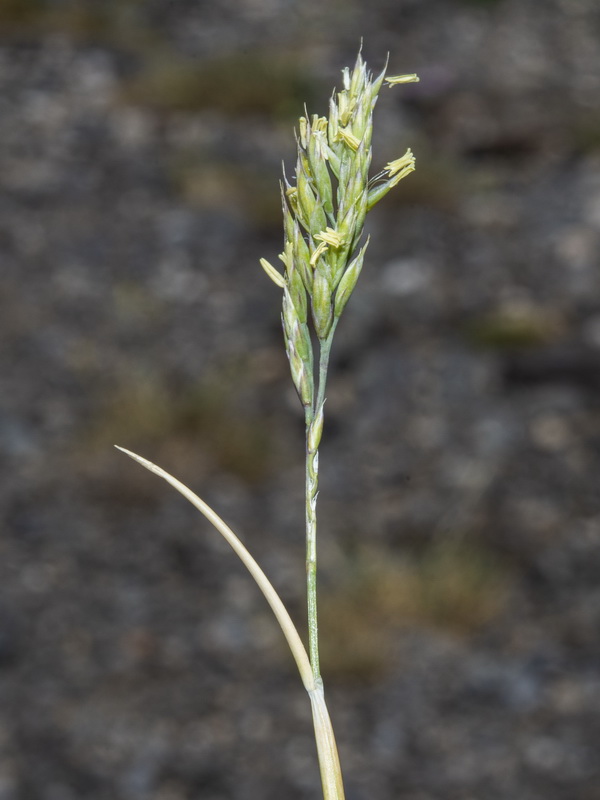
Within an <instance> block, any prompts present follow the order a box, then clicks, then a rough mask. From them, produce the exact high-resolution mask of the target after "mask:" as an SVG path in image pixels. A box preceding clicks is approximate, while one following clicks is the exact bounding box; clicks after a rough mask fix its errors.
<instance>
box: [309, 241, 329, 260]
mask: <svg viewBox="0 0 600 800" xmlns="http://www.w3.org/2000/svg"><path fill="white" fill-rule="evenodd" d="M315 238H316V237H315ZM326 250H327V244H326V242H321V244H320V245H319V246H318V247H317V249H316V250H315V252H314V253H313V254H312V256H311V257H310V265H311V267H314V266H315V264H316V263H317V261H318V260H319V259H320V258H321V255H322V254H323V253H324V252H325V251H326Z"/></svg>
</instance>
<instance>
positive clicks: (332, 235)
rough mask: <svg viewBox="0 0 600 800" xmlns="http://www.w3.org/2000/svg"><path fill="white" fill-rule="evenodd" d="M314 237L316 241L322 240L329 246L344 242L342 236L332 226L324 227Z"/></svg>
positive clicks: (336, 245)
mask: <svg viewBox="0 0 600 800" xmlns="http://www.w3.org/2000/svg"><path fill="white" fill-rule="evenodd" d="M315 239H316V241H318V242H324V243H325V244H328V245H330V246H331V247H341V246H342V245H343V244H344V238H343V236H340V234H339V233H338V232H337V231H335V230H334V229H333V228H325V230H324V231H321V233H317V235H316V236H315ZM315 252H316V251H315Z"/></svg>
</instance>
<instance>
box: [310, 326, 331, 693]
mask: <svg viewBox="0 0 600 800" xmlns="http://www.w3.org/2000/svg"><path fill="white" fill-rule="evenodd" d="M336 326H337V320H335V321H334V323H333V325H332V326H331V330H330V331H329V334H328V336H327V338H326V339H323V340H322V341H321V342H320V343H319V344H320V354H319V384H318V392H317V399H316V402H315V406H314V408H312V409H307V411H306V598H307V607H308V652H309V656H310V664H311V667H312V672H313V677H314V679H315V681H318V680H320V678H321V671H320V667H319V626H318V618H317V494H318V490H319V450H318V446H319V441H320V438H321V435H320V432H319V433H318V435H317V436H312V437H311V436H310V434H311V428H312V426H313V425H318V424H319V417H320V413H319V412H321V413H322V406H323V402H324V400H325V386H326V384H327V371H328V368H329V355H330V353H331V343H332V341H333V334H334V332H335V328H336ZM311 438H312V439H313V441H312V442H311Z"/></svg>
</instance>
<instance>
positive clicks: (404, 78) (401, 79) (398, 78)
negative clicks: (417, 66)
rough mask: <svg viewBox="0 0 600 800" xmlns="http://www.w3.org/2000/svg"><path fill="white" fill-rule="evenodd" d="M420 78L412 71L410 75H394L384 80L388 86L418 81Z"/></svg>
mask: <svg viewBox="0 0 600 800" xmlns="http://www.w3.org/2000/svg"><path fill="white" fill-rule="evenodd" d="M419 80H420V78H419V76H418V75H417V74H416V73H414V72H412V73H411V74H410V75H395V76H393V77H390V78H386V79H385V82H386V83H387V85H388V86H398V84H401V83H418V82H419Z"/></svg>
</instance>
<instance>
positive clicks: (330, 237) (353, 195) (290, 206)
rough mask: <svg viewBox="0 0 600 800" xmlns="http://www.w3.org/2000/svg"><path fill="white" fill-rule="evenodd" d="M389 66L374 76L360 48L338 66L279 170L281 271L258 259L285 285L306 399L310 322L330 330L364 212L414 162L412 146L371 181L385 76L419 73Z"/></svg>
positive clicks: (343, 297)
mask: <svg viewBox="0 0 600 800" xmlns="http://www.w3.org/2000/svg"><path fill="white" fill-rule="evenodd" d="M386 68H387V64H386ZM386 68H384V70H383V71H382V72H381V73H379V74H378V75H377V76H375V77H373V75H372V73H371V72H370V71H369V70H368V68H367V64H366V63H365V61H364V59H363V57H362V54H361V53H360V52H359V54H358V56H357V59H356V62H355V64H354V67H353V68H349V67H345V68H344V69H343V70H342V83H341V88H340V90H339V91H334V92H333V94H332V96H331V98H330V101H329V115H328V117H322V116H319V115H317V114H313V115H312V116H310V115H309V114H308V111H305V113H304V115H303V116H301V117H300V119H299V121H298V128H297V132H296V143H297V148H298V155H297V161H296V170H295V176H294V179H293V180H292V181H291V182H289V181H288V180H287V178H285V175H284V179H283V182H282V188H281V196H282V205H283V216H284V250H283V253H282V254H281V256H280V258H281V260H282V261H283V263H284V265H285V275H281V273H280V272H278V271H277V270H276V269H275V268H274V267H272V265H271V264H269V262H267V261H265V260H264V259H261V264H262V266H263V269H264V270H265V272H266V273H267V275H269V277H270V278H271V280H273V282H274V283H275V284H277V286H279V287H280V288H281V289H283V295H284V296H283V315H282V318H283V325H284V334H285V341H286V350H287V353H288V358H289V360H290V366H291V368H292V376H293V378H294V383H295V385H296V388H297V390H298V393H299V395H300V397H301V400H302V402H303V404H304V405H305V406H306V405H307V402H308V399H309V398H312V397H313V394H314V388H313V352H312V343H311V336H310V332H309V328H308V326H309V321H310V320H312V327H313V330H314V333H315V335H316V337H317V339H318V340H319V342H324V341H325V340H326V339H327V338H328V337H329V336H330V335H331V333H332V330H333V329H334V327H335V326H334V322H337V320H338V319H339V317H340V315H341V314H342V312H343V309H344V307H345V306H346V303H347V302H348V299H349V297H350V295H351V294H352V291H353V289H354V287H355V285H356V282H357V279H358V276H359V274H360V271H361V269H362V265H363V260H364V255H365V251H366V248H367V245H368V239H367V241H366V242H364V243H363V244H362V245H361V239H362V238H363V226H364V221H365V216H366V214H367V212H368V211H369V210H370V209H371V208H372V207H373V206H374V205H375V204H376V203H377V202H379V200H380V199H381V198H382V197H384V196H385V195H386V194H387V192H389V191H390V189H392V188H393V187H394V186H395V185H396V184H397V183H398V182H399V181H401V180H402V179H403V178H405V177H406V176H407V175H408V174H410V172H412V171H413V170H414V168H415V158H414V155H413V153H412V151H411V150H410V149H409V150H407V151H406V152H405V154H404V155H403V156H401V157H400V158H398V159H396V160H394V161H390V162H389V163H388V164H386V166H385V167H384V169H383V170H382V171H381V172H380V173H379V174H378V175H376V176H375V177H374V178H372V179H371V180H369V174H368V173H369V168H370V165H371V158H372V151H371V139H372V132H373V109H374V107H375V104H376V102H377V97H378V94H379V91H380V89H381V86H382V85H383V82H384V80H385V82H386V83H387V84H388V85H389V86H395V85H401V84H405V83H414V82H415V81H418V80H419V79H418V77H417V76H416V75H415V74H410V75H408V74H407V75H396V76H390V77H386V76H385V72H386ZM309 310H310V314H308V311H309ZM311 402H312V400H311ZM313 411H314V412H316V409H313Z"/></svg>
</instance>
